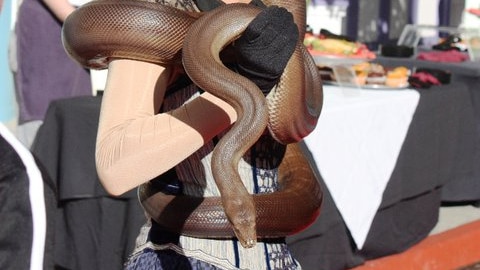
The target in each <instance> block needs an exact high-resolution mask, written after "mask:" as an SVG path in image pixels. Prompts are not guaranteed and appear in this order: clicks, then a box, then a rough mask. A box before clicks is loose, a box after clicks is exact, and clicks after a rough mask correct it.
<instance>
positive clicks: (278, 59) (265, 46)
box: [233, 6, 299, 95]
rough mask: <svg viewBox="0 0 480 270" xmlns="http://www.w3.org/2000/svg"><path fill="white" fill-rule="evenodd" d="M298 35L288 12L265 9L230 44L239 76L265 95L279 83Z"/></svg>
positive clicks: (271, 7) (270, 8)
mask: <svg viewBox="0 0 480 270" xmlns="http://www.w3.org/2000/svg"><path fill="white" fill-rule="evenodd" d="M298 36H299V34H298V28H297V25H296V24H295V23H294V21H293V15H292V14H291V13H290V12H288V11H287V10H286V9H285V8H281V7H278V6H269V7H267V8H265V9H264V10H263V11H262V12H261V13H260V14H258V16H257V17H256V18H255V19H253V21H252V22H251V23H250V24H249V25H248V26H247V28H246V29H245V31H244V32H243V34H242V36H240V37H239V38H238V39H237V40H236V41H235V42H234V44H233V47H234V50H235V55H236V61H237V65H236V68H237V71H238V73H240V74H241V75H243V76H245V77H247V78H249V79H250V80H252V81H253V82H254V83H255V84H256V85H257V86H258V87H259V88H260V89H261V90H262V92H263V93H264V94H265V95H267V94H268V92H269V91H270V89H272V87H273V86H274V85H275V84H277V83H278V81H279V80H280V76H281V75H282V73H283V70H284V69H285V67H286V66H287V63H288V60H289V59H290V57H291V56H292V54H293V52H294V50H295V46H296V44H297V42H298V38H299V37H298Z"/></svg>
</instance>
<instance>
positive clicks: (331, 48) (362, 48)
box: [303, 33, 376, 66]
mask: <svg viewBox="0 0 480 270" xmlns="http://www.w3.org/2000/svg"><path fill="white" fill-rule="evenodd" d="M303 44H304V45H305V47H306V48H307V50H308V52H309V53H310V54H311V55H312V57H313V59H314V60H315V63H316V64H317V65H319V66H332V65H353V64H356V63H361V62H365V61H370V60H373V59H375V57H376V55H375V53H374V52H372V51H370V50H369V49H368V48H367V46H366V45H365V44H363V43H360V42H356V41H349V40H344V39H337V38H328V37H325V36H322V35H315V34H311V33H308V34H306V35H305V39H304V41H303Z"/></svg>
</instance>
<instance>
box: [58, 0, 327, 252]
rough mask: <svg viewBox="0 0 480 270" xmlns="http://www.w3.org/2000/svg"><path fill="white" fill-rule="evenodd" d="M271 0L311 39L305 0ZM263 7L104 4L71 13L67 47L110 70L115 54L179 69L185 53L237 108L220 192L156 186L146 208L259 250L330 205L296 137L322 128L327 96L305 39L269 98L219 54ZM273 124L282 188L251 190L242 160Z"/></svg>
mask: <svg viewBox="0 0 480 270" xmlns="http://www.w3.org/2000/svg"><path fill="white" fill-rule="evenodd" d="M266 2H267V1H266ZM266 4H267V5H278V6H282V7H285V8H287V9H288V10H289V11H290V12H292V14H293V15H294V18H295V22H296V24H297V26H298V27H299V30H300V33H301V34H300V37H301V38H302V37H303V34H304V29H305V22H304V20H305V1H302V0H300V1H298V0H297V1H295V0H271V1H268V2H267V3H266ZM259 12H260V9H259V8H256V7H253V6H250V5H246V4H229V5H224V6H221V7H219V8H217V9H215V10H213V11H211V12H207V13H202V14H201V13H191V12H185V11H181V10H178V9H175V8H172V7H168V6H163V5H160V4H156V3H150V2H144V1H135V0H120V1H118V0H117V1H115V0H97V1H93V2H90V3H88V4H86V5H84V6H82V7H80V8H79V9H77V10H76V11H75V12H74V13H72V15H70V16H69V17H68V18H67V20H66V21H65V23H64V28H63V40H64V46H65V48H66V50H67V52H68V53H69V54H70V55H71V56H72V57H73V58H74V59H75V60H77V61H78V62H79V63H81V64H82V65H84V66H86V67H89V68H106V67H108V63H109V62H110V61H111V60H112V59H122V58H123V59H134V60H140V61H146V62H153V63H156V64H161V65H172V64H175V63H179V62H180V60H181V59H182V57H183V65H184V68H185V70H186V72H187V73H188V75H189V76H190V77H191V78H192V80H193V81H194V82H195V84H197V85H199V86H200V87H201V88H203V89H205V90H206V91H208V92H210V93H212V94H214V95H216V96H218V97H219V98H221V99H224V100H225V101H226V102H228V103H229V104H230V105H232V106H233V107H234V109H235V110H236V112H237V117H238V118H237V121H236V123H235V124H234V125H233V126H232V128H231V129H230V131H229V132H228V133H227V134H226V135H225V136H223V137H222V138H221V140H220V142H219V143H218V144H217V146H216V147H215V149H214V151H213V154H212V172H213V176H214V179H215V182H216V184H217V186H218V188H219V190H220V194H221V197H220V198H217V197H213V198H194V197H189V196H177V197H175V196H169V195H165V194H161V193H153V192H150V191H148V186H147V185H145V186H143V187H142V188H141V189H140V199H141V200H142V202H143V205H144V207H145V208H146V210H147V212H149V213H154V214H155V215H152V216H153V218H154V219H155V220H156V221H157V222H159V223H160V224H161V225H163V226H165V227H167V228H170V229H171V230H176V231H180V232H181V233H183V234H185V235H190V236H198V237H232V236H234V235H235V236H237V237H238V239H239V240H240V242H241V244H242V245H243V246H244V247H252V246H253V245H254V244H255V243H256V239H257V236H258V237H279V236H285V235H288V234H292V233H294V232H297V231H299V230H301V229H303V228H305V227H306V226H308V225H309V224H311V222H313V220H314V219H315V218H316V217H317V216H318V214H319V208H320V205H321V201H322V195H321V189H320V187H319V185H318V182H317V181H316V177H315V175H314V174H313V172H312V170H311V167H310V165H309V163H308V161H307V160H306V159H305V157H303V154H302V153H301V151H300V150H299V146H298V145H297V144H296V143H294V142H298V141H300V140H301V139H302V138H303V137H304V136H306V135H308V134H309V133H310V132H311V131H312V130H313V129H314V128H315V126H316V122H317V119H318V117H319V115H320V111H321V106H322V100H323V95H322V86H321V80H320V78H319V75H318V73H317V69H316V67H315V64H314V63H313V60H312V59H311V57H310V56H309V55H308V53H307V52H306V50H305V48H304V47H303V45H302V44H301V42H298V44H297V48H296V50H295V52H294V54H293V56H292V57H291V59H290V61H289V63H288V65H287V67H286V70H285V72H284V74H283V75H282V77H281V80H280V83H279V85H278V86H277V87H276V89H275V90H273V91H272V93H270V94H269V96H268V97H267V99H265V98H264V96H263V94H262V93H261V91H260V90H259V89H258V87H257V86H256V85H255V84H253V83H252V82H251V81H249V80H248V79H246V78H244V77H242V76H239V75H238V74H236V73H234V72H232V71H230V70H229V69H227V68H226V67H225V66H224V65H223V64H222V62H221V60H220V57H219V54H220V51H222V49H224V48H225V47H226V46H227V45H228V44H229V43H231V42H232V41H233V40H234V39H236V38H237V37H238V36H240V35H241V33H242V32H243V31H244V29H245V28H246V26H247V25H248V24H249V23H250V22H251V21H252V20H253V18H255V16H256V15H257V14H258V13H259ZM267 127H268V129H269V130H270V134H272V136H273V137H274V138H275V139H276V140H277V141H279V142H280V143H283V144H289V145H288V146H287V150H286V153H285V157H284V160H283V161H282V163H281V164H280V167H279V181H280V185H281V190H280V191H278V192H274V193H272V194H264V195H253V196H252V195H251V194H249V193H248V191H247V190H246V188H245V186H244V185H243V182H242V180H241V179H240V176H239V174H238V171H237V166H238V162H239V160H240V158H241V157H242V156H243V154H245V152H246V151H247V150H248V149H249V148H250V147H251V146H253V145H254V144H255V142H256V141H257V140H258V139H259V137H260V136H261V135H262V133H263V132H264V130H265V129H266V128H267ZM154 198H157V201H156V202H154V201H155V200H154ZM220 201H221V203H220ZM148 202H150V204H148ZM152 205H155V207H154V208H155V209H152ZM222 207H223V208H222ZM188 208H190V209H191V211H187V210H186V209H188ZM169 209H170V210H172V209H178V210H177V211H175V212H173V213H175V214H174V215H176V216H171V215H172V213H171V212H172V211H170V217H169V214H168V213H169ZM182 211H183V212H184V213H185V214H186V213H189V215H188V216H185V217H184V218H183V219H181V220H183V221H182V224H181V228H179V227H176V226H178V225H179V224H178V220H179V219H178V215H179V213H180V214H181V213H182ZM202 218H203V219H202Z"/></svg>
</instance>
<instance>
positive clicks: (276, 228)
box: [64, 0, 322, 269]
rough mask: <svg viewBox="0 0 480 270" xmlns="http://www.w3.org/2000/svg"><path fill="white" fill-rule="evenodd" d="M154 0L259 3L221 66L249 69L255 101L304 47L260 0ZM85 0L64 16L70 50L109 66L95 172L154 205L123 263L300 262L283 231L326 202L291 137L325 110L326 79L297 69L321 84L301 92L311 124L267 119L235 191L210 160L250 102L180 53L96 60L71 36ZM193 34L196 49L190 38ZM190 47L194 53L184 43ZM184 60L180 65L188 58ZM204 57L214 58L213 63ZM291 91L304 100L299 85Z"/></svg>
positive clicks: (263, 265) (224, 265)
mask: <svg viewBox="0 0 480 270" xmlns="http://www.w3.org/2000/svg"><path fill="white" fill-rule="evenodd" d="M95 2H99V3H101V2H104V3H106V4H105V5H107V6H108V4H109V3H112V6H113V8H115V5H117V6H119V5H122V3H127V2H129V1H128V0H127V1H118V2H116V1H109V0H98V1H93V2H92V3H94V5H95V4H96V3H95ZM130 2H135V1H130ZM148 2H155V1H148ZM119 3H120V4H119ZM234 3H235V4H234ZM239 3H240V4H239ZM155 4H156V5H165V6H169V7H172V8H175V9H181V10H185V11H187V12H197V13H199V12H201V13H202V14H208V13H209V12H212V11H215V10H220V9H223V8H224V7H225V6H230V4H231V5H232V6H233V5H238V6H242V7H243V8H245V9H248V10H255V14H256V15H255V16H253V18H252V19H251V20H250V21H249V22H248V25H247V26H246V27H245V29H244V31H243V30H242V31H241V32H242V33H241V34H240V35H239V37H238V38H235V40H233V41H232V42H231V43H229V44H228V45H225V46H224V47H222V48H221V52H220V53H219V57H220V58H221V60H222V63H223V64H224V65H225V69H228V70H229V71H230V72H231V71H234V72H236V73H238V74H240V75H241V76H239V77H242V76H243V77H246V78H248V79H249V80H250V81H251V82H253V83H254V87H255V88H256V89H260V90H261V92H260V91H258V93H259V94H260V95H261V101H260V103H261V104H265V106H266V100H268V99H269V98H272V96H275V93H273V92H275V91H277V90H278V89H279V88H280V86H279V85H281V80H282V74H283V73H284V70H285V68H286V66H287V65H290V64H289V61H290V59H291V58H292V55H293V54H295V52H296V51H298V47H299V46H301V45H299V44H301V42H300V39H301V38H302V37H303V32H302V30H301V28H300V27H299V26H298V25H297V24H296V22H295V21H294V17H293V16H292V13H290V12H289V11H288V10H287V9H286V8H284V7H279V6H276V5H265V4H264V3H262V2H261V1H260V0H253V1H251V2H250V0H223V1H220V0H157V3H155ZM304 4H305V3H303V5H304ZM100 5H101V4H100ZM133 5H136V4H133ZM247 6H248V7H247ZM82 8H83V7H82ZM82 8H80V9H79V10H80V12H79V13H77V12H74V16H73V17H72V18H67V22H66V26H64V44H65V47H66V50H67V51H68V52H69V53H70V54H71V55H72V57H73V58H74V59H76V60H77V61H79V62H82V61H83V64H84V65H91V66H95V65H98V66H97V67H99V66H101V65H108V69H109V75H108V80H107V85H106V89H105V93H104V95H103V100H102V108H101V114H100V123H99V129H98V135H97V150H96V162H97V171H98V174H99V177H100V180H101V181H102V184H103V185H104V187H105V188H106V190H107V191H108V192H110V193H111V194H113V195H121V194H123V193H124V192H126V191H128V190H130V189H132V188H135V187H138V190H139V197H140V201H141V203H142V205H143V206H144V208H145V211H146V215H147V223H146V225H145V226H144V228H143V229H142V232H141V233H140V235H139V237H138V239H137V248H136V250H135V251H134V252H133V254H132V256H131V258H130V259H129V261H128V262H127V263H126V265H125V267H126V269H301V266H300V264H299V263H298V262H297V261H296V260H295V259H294V258H293V256H292V254H291V253H290V252H289V250H288V247H287V245H286V243H285V236H286V235H288V234H291V233H295V232H298V231H299V230H302V229H304V228H306V227H307V226H309V225H310V224H311V223H312V222H313V221H314V220H315V219H316V218H317V216H318V214H319V209H320V205H321V201H322V191H321V189H320V187H319V185H318V182H317V180H316V177H315V175H314V174H313V172H312V170H311V167H310V165H309V163H308V161H307V160H306V159H305V157H304V156H303V154H302V153H301V151H300V149H299V146H298V145H297V144H296V143H295V142H296V141H298V140H300V139H301V137H303V136H306V135H307V134H308V133H309V132H310V131H311V129H313V127H314V126H315V124H316V119H317V118H318V116H319V113H320V110H321V103H322V92H321V81H320V79H319V77H318V74H315V73H316V71H312V70H315V69H307V68H305V70H306V71H305V72H306V75H305V76H302V80H305V81H308V82H307V83H305V84H306V85H307V87H313V88H315V89H316V91H317V92H316V93H314V94H313V96H311V97H313V98H312V99H311V100H309V101H308V100H307V101H306V102H307V103H308V102H311V103H313V105H312V106H313V107H314V108H313V109H312V110H311V111H312V114H313V116H312V117H311V118H312V119H313V120H312V121H310V122H309V124H310V125H311V126H312V127H311V129H309V130H308V131H306V132H304V131H301V132H300V133H301V134H300V135H299V136H296V135H294V136H292V137H295V138H294V139H286V142H282V141H281V139H279V138H277V137H276V136H275V135H272V134H274V133H275V131H272V129H271V128H270V127H269V128H266V127H265V126H263V127H261V129H260V130H261V133H260V134H259V136H257V137H255V140H254V143H253V144H252V145H251V146H249V147H248V149H247V150H246V151H244V152H242V153H241V157H240V158H239V160H238V164H237V163H235V166H236V167H238V175H239V177H240V179H241V182H242V184H243V185H244V189H245V190H246V191H247V192H248V196H247V197H248V198H247V199H245V200H244V201H243V199H244V198H243V197H241V196H239V197H240V199H239V200H236V199H237V198H236V196H237V193H238V194H242V191H239V190H238V189H230V190H229V185H235V183H234V182H232V181H231V182H229V183H231V184H226V185H225V184H224V186H223V187H222V186H220V185H219V184H220V182H219V181H218V180H217V179H215V178H217V177H216V174H215V173H217V172H216V171H223V170H225V171H227V168H224V169H223V168H222V169H220V170H218V169H217V170H216V169H212V163H213V162H214V161H212V160H213V159H214V157H212V155H213V153H212V152H214V149H215V147H216V146H217V145H218V144H221V143H220V142H221V141H222V139H223V138H224V137H227V136H228V135H227V134H228V133H229V132H231V130H233V129H234V126H235V123H236V122H237V121H240V117H241V115H242V114H247V115H246V117H249V115H248V113H246V112H243V111H242V110H239V109H238V108H237V107H235V105H232V104H231V103H229V102H228V101H226V100H224V99H223V98H219V97H217V96H216V95H214V94H212V93H210V92H209V89H202V88H201V87H199V86H198V84H197V83H196V79H192V78H191V76H189V75H190V72H188V70H187V72H185V70H184V68H183V66H181V65H178V63H172V64H165V63H158V62H156V61H155V60H151V59H150V58H146V59H142V58H141V57H140V58H139V59H135V58H134V57H126V58H125V59H124V58H122V57H110V58H109V59H107V60H105V59H103V58H98V59H93V57H97V56H98V53H97V52H95V53H93V55H95V56H92V59H93V60H89V59H86V60H85V59H84V58H85V57H84V56H80V55H81V54H82V52H80V51H81V50H82V46H77V47H75V44H74V43H75V42H74V41H72V39H74V38H78V36H79V35H80V34H78V31H79V28H80V27H79V25H80V22H79V21H78V20H77V19H78V18H77V17H82V15H81V14H82V13H81V12H82ZM119 9H120V8H119ZM92 10H93V9H92ZM172 12H173V9H172ZM76 13H77V14H76ZM119 13H120V12H119ZM78 14H80V15H78ZM105 16H106V15H105ZM203 16H207V15H202V17H200V19H202V18H203ZM69 19H70V22H69ZM235 19H236V18H231V20H233V21H235ZM76 20H77V21H76ZM79 20H85V19H82V18H81V19H79ZM69 23H70V24H69ZM96 23H99V22H96ZM207 24H209V23H207ZM299 28H300V31H299ZM190 31H192V30H190ZM174 32H175V31H174V29H172V31H168V33H169V34H171V35H174V34H175V33H174ZM193 32H196V33H197V34H198V32H201V31H200V30H195V31H193ZM187 35H188V34H187ZM80 36H81V35H80ZM122 38H125V37H123V36H122ZM172 39H173V38H172ZM186 40H187V37H186ZM187 43H189V45H190V47H191V48H193V50H195V49H196V48H195V47H194V45H195V44H192V43H193V42H187V41H185V44H187ZM72 44H74V45H72ZM192 45H193V46H192ZM91 47H94V46H91ZM97 47H98V46H97ZM183 53H184V54H187V50H186V49H185V45H184V49H183ZM194 53H195V52H194ZM190 54H191V53H190ZM185 57H186V56H185V55H184V58H185ZM87 58H88V57H87ZM152 59H153V58H152ZM89 61H90V62H89ZM186 61H187V60H185V59H184V66H185V67H186V66H190V64H187V63H186ZM194 62H195V61H194ZM196 62H198V61H196ZM88 63H89V64H88ZM200 64H203V65H204V66H205V68H207V67H208V63H206V62H205V63H200ZM301 65H302V68H303V62H302V64H301ZM212 76H213V75H212ZM299 85H300V84H299ZM299 88H301V87H300V86H299ZM294 91H298V96H301V97H302V99H304V100H306V99H307V98H306V97H305V94H303V92H301V90H297V89H295V90H294ZM265 97H266V98H265ZM307 97H308V94H307ZM262 102H263V103H262ZM293 113H294V111H292V114H293ZM289 124H291V125H295V123H289ZM299 126H300V125H299ZM243 133H246V132H243ZM247 133H248V132H247ZM239 143H240V144H241V143H243V142H242V141H240V142H239ZM221 155H222V154H220V156H221ZM226 162H229V161H228V160H227V161H226ZM227 180H230V179H227ZM225 190H227V191H225ZM224 192H225V194H224ZM229 192H231V194H230V193H229ZM250 194H255V195H252V196H250ZM225 198H227V199H225ZM232 198H233V199H232ZM232 202H233V203H232ZM237 203H238V204H237ZM252 205H253V206H252ZM299 206H300V207H299ZM229 207H230V208H229ZM224 209H225V211H224ZM229 209H230V210H229ZM252 209H253V211H250V210H252ZM252 212H253V219H252ZM232 213H233V214H232ZM230 214H231V215H230ZM238 217H240V218H239V219H237V218H238Z"/></svg>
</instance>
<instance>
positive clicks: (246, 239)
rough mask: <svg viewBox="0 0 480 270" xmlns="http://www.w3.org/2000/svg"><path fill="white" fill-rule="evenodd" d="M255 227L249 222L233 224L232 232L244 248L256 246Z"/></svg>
mask: <svg viewBox="0 0 480 270" xmlns="http://www.w3.org/2000/svg"><path fill="white" fill-rule="evenodd" d="M255 227H256V226H255V222H249V221H245V222H241V223H239V224H235V223H234V224H233V231H234V232H235V235H236V236H237V238H238V241H239V242H240V244H241V245H242V246H243V247H244V248H252V247H254V246H255V245H256V244H257V231H256V228H255Z"/></svg>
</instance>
